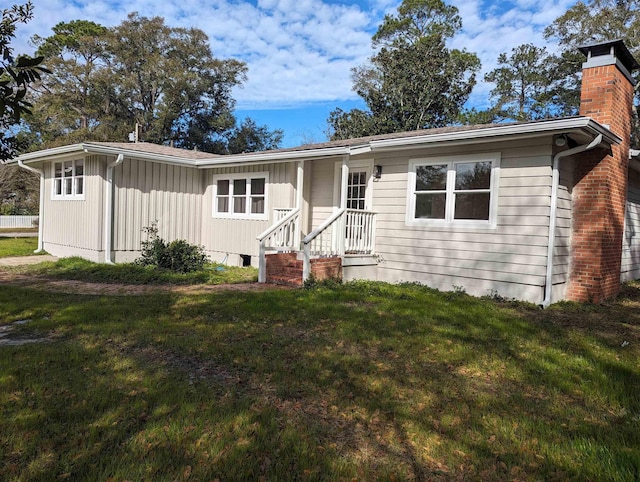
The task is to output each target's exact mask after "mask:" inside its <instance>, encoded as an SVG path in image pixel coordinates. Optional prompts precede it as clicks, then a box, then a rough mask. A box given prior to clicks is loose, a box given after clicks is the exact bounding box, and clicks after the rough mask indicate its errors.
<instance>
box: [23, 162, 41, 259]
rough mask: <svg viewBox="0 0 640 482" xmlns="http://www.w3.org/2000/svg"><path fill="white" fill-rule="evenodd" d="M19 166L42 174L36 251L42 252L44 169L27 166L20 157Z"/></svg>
mask: <svg viewBox="0 0 640 482" xmlns="http://www.w3.org/2000/svg"><path fill="white" fill-rule="evenodd" d="M18 166H20V167H21V168H23V169H26V170H27V171H31V172H34V173H36V174H38V175H39V176H40V205H39V207H38V216H39V217H38V249H36V250H35V251H34V253H41V252H42V251H44V240H43V239H42V230H43V226H44V170H43V169H36V168H35V167H31V166H27V165H26V164H24V163H23V162H22V161H21V160H20V159H18Z"/></svg>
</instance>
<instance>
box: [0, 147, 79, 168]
mask: <svg viewBox="0 0 640 482" xmlns="http://www.w3.org/2000/svg"><path fill="white" fill-rule="evenodd" d="M82 151H83V147H82V144H71V145H69V146H61V147H53V148H51V149H45V150H44V151H34V152H27V153H26V154H21V155H20V156H18V157H16V158H14V159H9V160H8V161H7V164H12V163H14V162H18V161H22V162H24V163H25V164H26V163H28V162H33V161H42V160H44V159H43V158H45V157H46V158H47V159H49V158H56V157H60V156H66V155H69V154H74V153H76V152H78V153H79V152H82Z"/></svg>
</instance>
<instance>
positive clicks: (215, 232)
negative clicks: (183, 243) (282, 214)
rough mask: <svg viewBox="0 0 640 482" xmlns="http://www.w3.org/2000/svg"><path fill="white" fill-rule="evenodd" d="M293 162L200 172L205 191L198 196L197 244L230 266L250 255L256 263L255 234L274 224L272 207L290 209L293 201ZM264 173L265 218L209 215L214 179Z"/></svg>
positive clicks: (294, 179)
mask: <svg viewBox="0 0 640 482" xmlns="http://www.w3.org/2000/svg"><path fill="white" fill-rule="evenodd" d="M296 167H297V163H296V162H286V163H275V164H258V165H251V166H242V167H233V168H231V167H229V168H216V169H207V170H206V171H203V172H204V174H205V176H204V179H205V191H204V196H203V197H202V201H201V202H202V211H201V223H202V237H201V240H202V241H201V244H202V245H203V246H204V247H205V250H206V251H207V254H209V256H210V257H211V258H212V259H213V260H214V261H218V262H221V261H223V260H224V261H225V262H226V263H227V264H230V265H237V264H241V263H242V260H241V259H240V255H248V256H251V264H252V265H256V266H257V264H258V252H259V243H258V241H257V240H256V238H257V237H258V235H260V233H262V232H263V231H264V230H266V229H267V228H268V227H269V226H271V225H272V224H273V223H274V217H273V209H274V208H293V207H294V206H295V202H296V201H295V200H296V192H295V191H296V189H295V186H296ZM252 172H256V173H259V172H268V173H269V182H268V184H267V204H266V213H267V215H268V219H266V220H265V219H232V218H217V217H214V216H213V197H212V196H213V182H214V177H217V176H223V175H225V174H229V175H233V174H246V173H252Z"/></svg>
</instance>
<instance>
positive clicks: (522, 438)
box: [0, 284, 640, 480]
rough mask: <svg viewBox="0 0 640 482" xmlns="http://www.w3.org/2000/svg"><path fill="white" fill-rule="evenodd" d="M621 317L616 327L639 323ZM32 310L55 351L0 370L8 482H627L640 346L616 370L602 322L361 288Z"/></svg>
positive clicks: (110, 300) (18, 357)
mask: <svg viewBox="0 0 640 482" xmlns="http://www.w3.org/2000/svg"><path fill="white" fill-rule="evenodd" d="M72 300H73V303H71V301H72ZM43 303H44V300H43ZM35 304H36V305H38V302H36V303H35ZM615 306H616V310H620V312H619V314H620V317H618V318H615V319H614V318H612V319H611V320H610V321H609V322H610V323H618V321H616V320H619V319H622V318H624V316H626V314H625V313H623V312H624V311H625V310H629V313H628V315H629V316H631V315H632V314H633V313H632V310H633V309H634V308H633V307H629V308H626V307H619V305H618V304H616V305H615ZM569 308H574V307H569ZM38 309H39V310H40V314H42V313H47V316H48V319H47V320H42V321H40V324H39V325H38V324H37V323H36V327H38V326H39V327H40V329H51V330H56V331H57V333H58V334H59V336H60V337H61V339H60V341H59V342H58V343H56V344H54V345H50V346H47V347H44V348H41V347H38V348H37V349H33V350H32V349H30V348H27V347H25V348H20V349H13V348H12V350H14V351H12V352H11V353H10V354H7V353H0V359H2V360H3V362H2V363H3V365H6V366H7V367H8V368H7V369H6V370H5V368H4V367H3V370H2V373H7V376H6V377H5V378H3V379H2V380H4V381H3V382H2V385H3V388H7V390H8V391H6V390H5V392H6V393H8V394H9V395H8V397H9V398H5V399H4V400H3V403H2V405H4V406H6V407H12V408H11V410H12V411H10V412H7V413H8V414H9V415H10V416H9V417H8V418H7V419H6V421H5V422H3V423H8V427H6V430H5V427H3V428H2V430H1V431H0V433H2V434H13V435H2V436H0V437H5V436H6V437H7V439H6V440H3V443H2V444H0V446H1V447H3V450H6V451H7V453H5V454H2V455H3V458H4V459H5V460H9V461H10V463H9V464H8V465H6V466H5V469H4V470H5V471H6V472H5V473H3V472H2V470H3V469H0V476H2V477H7V478H11V477H18V478H20V477H24V478H33V479H37V478H43V479H44V478H46V477H45V475H47V474H48V475H51V474H58V475H60V476H66V475H67V474H70V475H69V477H71V478H78V477H83V476H84V477H89V478H94V477H96V478H103V477H104V478H106V477H109V476H111V477H116V478H119V477H121V478H124V477H127V478H159V479H167V480H178V479H182V478H186V477H187V476H189V477H191V478H196V479H207V478H209V479H212V478H216V477H218V478H221V479H229V480H234V479H239V478H242V479H246V478H250V479H251V478H253V479H255V478H259V477H265V478H266V479H268V480H276V479H279V480H282V479H288V480H290V479H296V478H308V479H312V480H314V479H315V480H317V479H323V478H324V479H326V478H333V479H341V478H342V479H346V478H352V477H358V478H360V479H363V480H370V479H392V478H396V479H415V480H434V479H439V478H441V479H444V480H451V479H463V478H472V479H474V478H475V479H478V478H482V479H484V480H503V479H505V478H524V479H527V478H535V479H539V478H546V479H552V478H559V479H566V478H591V479H602V478H603V477H604V478H610V479H615V477H616V476H617V477H619V480H623V479H624V477H626V476H627V475H629V474H633V470H636V472H635V473H636V474H637V473H638V466H639V464H638V456H637V450H636V451H634V450H633V449H629V447H634V446H635V447H637V446H639V445H640V440H639V438H638V422H637V420H636V421H635V422H634V421H633V417H636V418H637V416H638V414H640V410H639V409H638V395H637V393H635V392H636V390H634V388H633V387H638V386H640V379H639V378H638V372H637V371H633V370H631V369H629V368H628V367H629V366H633V365H629V364H628V363H624V359H626V358H624V357H628V356H631V355H632V354H633V353H635V354H636V356H637V347H638V339H637V338H636V339H634V340H632V342H633V343H635V345H633V346H632V347H630V348H631V349H633V350H635V351H634V352H629V353H620V352H619V351H618V350H617V349H616V346H615V344H614V343H612V340H611V338H609V337H608V335H607V333H604V334H603V335H602V336H600V335H599V334H598V330H599V329H598V330H596V331H594V328H593V324H594V322H595V321H596V319H597V318H598V316H600V317H602V316H604V315H606V314H607V313H609V314H610V312H611V310H609V311H607V310H606V308H599V307H586V308H584V309H588V310H591V311H588V313H589V320H588V321H589V322H588V323H586V325H581V324H580V323H578V322H576V323H575V326H573V325H571V326H569V327H567V326H566V324H567V323H569V322H568V321H566V320H565V321H564V322H565V325H562V320H561V322H558V320H557V319H556V318H557V317H559V316H560V315H562V316H563V317H564V316H568V315H566V313H567V310H566V309H565V310H562V309H559V311H558V312H557V313H556V312H538V311H534V310H532V309H530V308H527V307H524V308H522V307H514V306H513V305H502V306H501V305H499V304H495V303H492V302H488V301H482V300H477V299H474V298H470V297H466V296H464V295H453V294H452V295H446V294H444V295H443V294H438V293H435V292H432V291H430V290H427V289H425V288H421V287H412V286H406V287H402V289H398V288H393V287H387V286H386V285H375V284H374V285H364V286H355V287H349V286H347V287H343V288H338V289H336V290H333V291H332V290H323V289H319V290H310V291H305V290H298V291H291V292H278V293H269V292H266V293H243V294H237V293H233V294H231V293H225V294H212V295H201V296H158V297H143V298H137V299H136V303H127V302H125V299H124V298H118V297H102V298H95V297H80V298H78V297H58V298H56V301H55V302H50V303H49V304H48V305H47V306H46V308H45V307H44V304H43V305H42V307H41V308H36V313H35V316H38ZM576 310H577V308H576ZM578 311H579V314H580V316H583V311H580V310H578ZM592 313H593V314H592ZM15 316H18V315H15ZM633 316H635V317H636V318H635V320H636V322H637V315H635V314H633ZM571 319H572V320H573V321H572V323H573V322H575V319H574V318H571ZM624 319H627V318H624ZM636 322H634V323H636ZM634 326H637V325H634ZM631 331H633V330H631ZM3 355H4V356H3ZM13 357H15V359H14V358H13ZM620 357H623V360H622V361H619V358H620ZM25 380H31V381H29V382H28V383H25V382H24V381H25ZM0 399H1V398H0ZM625 410H626V412H625ZM52 421H53V422H52Z"/></svg>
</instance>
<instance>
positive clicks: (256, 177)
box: [213, 172, 268, 219]
mask: <svg viewBox="0 0 640 482" xmlns="http://www.w3.org/2000/svg"><path fill="white" fill-rule="evenodd" d="M267 184H268V173H266V172H263V173H248V174H234V175H229V176H216V177H215V179H214V183H213V191H214V193H213V214H214V216H216V217H232V218H259V219H265V218H266V216H267Z"/></svg>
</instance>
